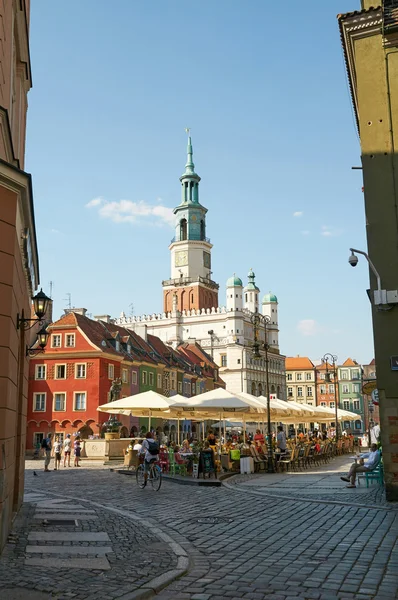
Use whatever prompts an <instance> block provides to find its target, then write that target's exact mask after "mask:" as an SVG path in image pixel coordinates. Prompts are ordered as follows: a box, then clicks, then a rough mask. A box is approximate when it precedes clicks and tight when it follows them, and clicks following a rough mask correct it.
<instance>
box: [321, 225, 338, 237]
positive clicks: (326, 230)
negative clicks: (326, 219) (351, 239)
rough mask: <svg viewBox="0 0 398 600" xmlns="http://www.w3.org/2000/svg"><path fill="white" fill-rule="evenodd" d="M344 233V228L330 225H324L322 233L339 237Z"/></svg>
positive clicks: (324, 235)
mask: <svg viewBox="0 0 398 600" xmlns="http://www.w3.org/2000/svg"><path fill="white" fill-rule="evenodd" d="M342 233H343V230H342V229H335V228H334V227H329V226H328V225H322V229H321V235H323V237H337V236H338V235H341V234H342Z"/></svg>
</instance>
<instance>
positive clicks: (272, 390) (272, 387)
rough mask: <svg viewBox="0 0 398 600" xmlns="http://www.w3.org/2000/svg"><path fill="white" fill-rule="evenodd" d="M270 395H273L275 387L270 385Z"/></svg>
mask: <svg viewBox="0 0 398 600" xmlns="http://www.w3.org/2000/svg"><path fill="white" fill-rule="evenodd" d="M271 394H275V386H274V385H271Z"/></svg>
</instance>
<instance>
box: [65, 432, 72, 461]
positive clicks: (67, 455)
mask: <svg viewBox="0 0 398 600" xmlns="http://www.w3.org/2000/svg"><path fill="white" fill-rule="evenodd" d="M71 451H72V440H71V439H70V433H67V434H66V438H65V440H64V467H66V461H68V467H70V453H71Z"/></svg>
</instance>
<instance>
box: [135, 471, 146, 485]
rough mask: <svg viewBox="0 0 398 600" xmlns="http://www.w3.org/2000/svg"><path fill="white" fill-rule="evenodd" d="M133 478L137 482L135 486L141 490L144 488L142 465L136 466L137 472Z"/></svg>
mask: <svg viewBox="0 0 398 600" xmlns="http://www.w3.org/2000/svg"><path fill="white" fill-rule="evenodd" d="M135 478H136V480H137V485H138V487H140V488H141V489H142V488H144V487H145V477H144V465H138V467H137V471H136V473H135Z"/></svg>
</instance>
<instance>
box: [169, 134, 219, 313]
mask: <svg viewBox="0 0 398 600" xmlns="http://www.w3.org/2000/svg"><path fill="white" fill-rule="evenodd" d="M192 157H193V150H192V142H191V137H190V136H189V137H188V147H187V164H186V165H185V172H184V174H183V175H182V176H181V177H180V182H181V203H180V204H179V205H178V206H177V207H176V208H175V209H174V214H175V216H176V222H175V237H174V238H173V239H172V241H171V244H170V246H169V250H170V254H171V277H170V279H167V280H166V281H163V283H162V285H163V310H164V312H165V313H169V312H173V311H176V310H179V311H183V310H193V309H195V310H197V309H203V308H204V309H207V308H209V309H211V308H217V307H218V288H219V286H218V284H217V283H215V282H214V281H212V279H211V274H212V271H211V249H212V247H213V246H212V244H211V243H210V240H209V238H207V237H206V213H207V208H205V207H204V206H202V205H201V204H200V202H199V182H200V177H199V175H197V173H195V165H194V163H193V158H192Z"/></svg>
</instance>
